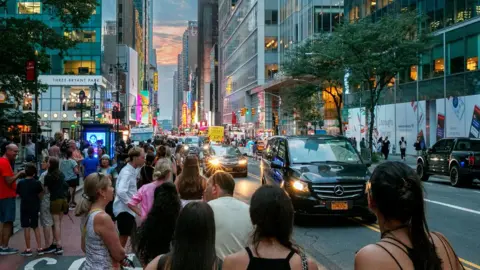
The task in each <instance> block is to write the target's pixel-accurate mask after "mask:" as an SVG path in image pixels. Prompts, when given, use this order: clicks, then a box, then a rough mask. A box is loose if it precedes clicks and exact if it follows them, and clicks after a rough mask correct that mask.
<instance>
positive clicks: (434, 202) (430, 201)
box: [424, 199, 480, 215]
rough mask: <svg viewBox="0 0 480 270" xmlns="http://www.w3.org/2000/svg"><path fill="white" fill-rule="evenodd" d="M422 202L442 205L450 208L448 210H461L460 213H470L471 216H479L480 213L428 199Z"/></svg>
mask: <svg viewBox="0 0 480 270" xmlns="http://www.w3.org/2000/svg"><path fill="white" fill-rule="evenodd" d="M424 201H426V202H429V203H433V204H438V205H443V206H446V207H450V208H453V209H457V210H462V211H465V212H469V213H472V214H477V215H480V211H475V210H472V209H469V208H465V207H460V206H456V205H453V204H448V203H443V202H437V201H432V200H429V199H424Z"/></svg>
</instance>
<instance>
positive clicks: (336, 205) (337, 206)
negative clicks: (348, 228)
mask: <svg viewBox="0 0 480 270" xmlns="http://www.w3.org/2000/svg"><path fill="white" fill-rule="evenodd" d="M332 210H348V202H332Z"/></svg>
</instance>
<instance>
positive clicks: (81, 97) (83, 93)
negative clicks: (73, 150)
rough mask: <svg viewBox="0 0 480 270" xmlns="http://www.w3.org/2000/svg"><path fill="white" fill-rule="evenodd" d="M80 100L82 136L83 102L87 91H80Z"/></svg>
mask: <svg viewBox="0 0 480 270" xmlns="http://www.w3.org/2000/svg"><path fill="white" fill-rule="evenodd" d="M78 98H79V99H80V126H81V127H82V128H81V130H80V132H81V133H80V135H82V133H83V101H84V100H85V91H83V90H82V91H80V93H79V94H78Z"/></svg>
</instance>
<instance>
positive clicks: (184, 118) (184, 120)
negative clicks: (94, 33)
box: [182, 103, 188, 127]
mask: <svg viewBox="0 0 480 270" xmlns="http://www.w3.org/2000/svg"><path fill="white" fill-rule="evenodd" d="M187 114H188V108H187V103H183V105H182V126H184V127H186V126H187Z"/></svg>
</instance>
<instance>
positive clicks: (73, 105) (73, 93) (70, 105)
mask: <svg viewBox="0 0 480 270" xmlns="http://www.w3.org/2000/svg"><path fill="white" fill-rule="evenodd" d="M82 90H83V91H84V92H85V100H84V101H83V110H84V111H86V110H87V108H88V106H89V105H90V103H91V99H90V88H88V87H72V88H71V89H70V91H69V92H64V93H63V99H62V107H63V110H64V111H74V110H78V109H80V108H81V104H82V103H81V102H80V98H79V94H80V91H82ZM52 101H53V99H52ZM58 101H60V99H59V100H58ZM52 106H53V103H52ZM55 106H58V105H57V104H55Z"/></svg>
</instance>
